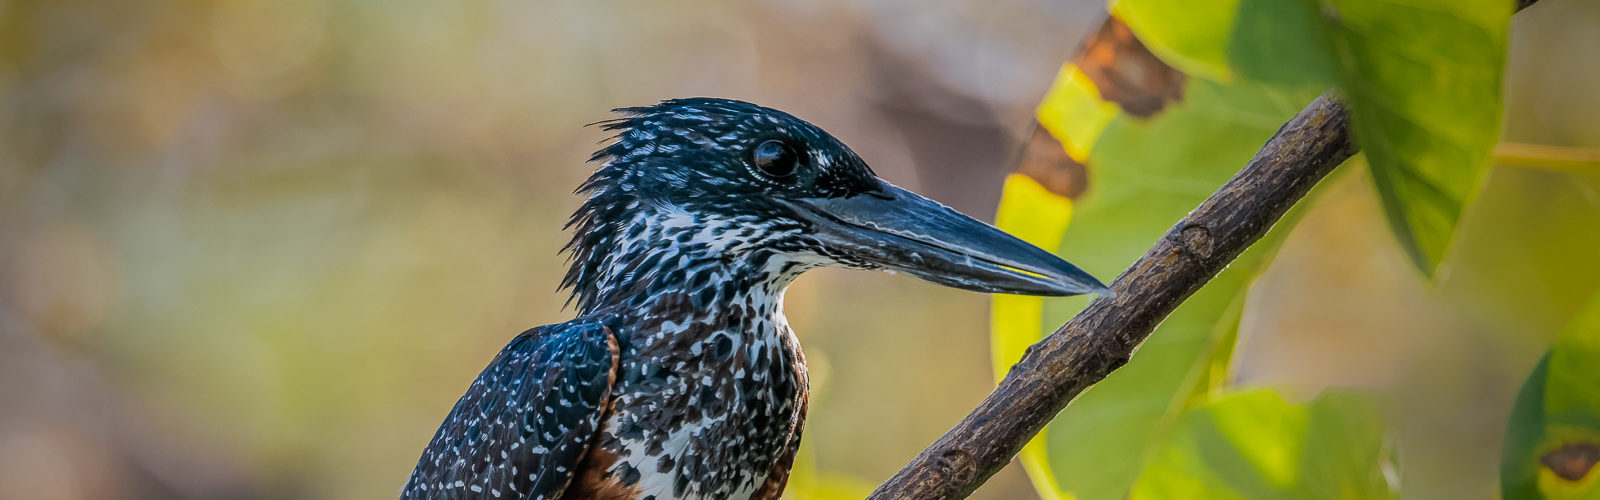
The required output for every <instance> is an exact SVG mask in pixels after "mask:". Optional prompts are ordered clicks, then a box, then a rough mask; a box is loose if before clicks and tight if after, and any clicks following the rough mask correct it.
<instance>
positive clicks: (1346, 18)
mask: <svg viewBox="0 0 1600 500" xmlns="http://www.w3.org/2000/svg"><path fill="white" fill-rule="evenodd" d="M1511 8H1512V3H1511V2H1509V1H1504V0H1471V1H1459V0H1426V1H1413V2H1390V1H1382V0H1322V1H1313V0H1295V1H1274V0H1233V1H1223V2H1199V3H1196V2H1175V1H1172V0H1117V1H1114V2H1112V4H1111V11H1112V12H1113V13H1115V14H1116V15H1117V16H1118V18H1120V19H1122V20H1123V21H1125V22H1127V23H1128V24H1129V25H1130V26H1131V27H1133V29H1134V30H1135V31H1136V32H1138V34H1139V36H1140V40H1142V41H1143V42H1144V43H1145V44H1147V45H1148V46H1149V47H1150V48H1151V50H1152V51H1154V52H1155V53H1157V54H1159V55H1162V56H1163V57H1164V58H1165V59H1166V60H1167V61H1169V62H1170V63H1171V64H1172V65H1174V66H1176V67H1177V68H1179V69H1180V70H1183V71H1184V72H1186V73H1189V74H1193V75H1197V76H1201V77H1204V78H1211V79H1216V80H1220V81H1228V82H1235V81H1253V82H1260V83H1262V84H1264V85H1269V86H1274V87H1283V88H1289V89H1306V88H1311V89H1313V90H1315V91H1320V90H1321V89H1323V88H1327V87H1329V86H1332V85H1337V86H1338V87H1339V89H1340V90H1341V91H1342V94H1343V95H1344V96H1345V99H1346V101H1347V103H1348V104H1349V105H1350V109H1351V117H1352V122H1353V124H1354V125H1353V128H1354V131H1355V134H1356V137H1357V140H1358V142H1360V144H1361V145H1362V150H1363V151H1364V152H1365V153H1366V154H1367V156H1368V158H1369V159H1370V163H1371V166H1372V172H1373V175H1372V178H1373V180H1374V181H1375V182H1376V185H1377V188H1378V193H1379V194H1381V195H1382V200H1383V202H1384V207H1385V209H1386V210H1387V213H1388V215H1389V221H1390V223H1391V224H1392V225H1393V227H1394V230H1395V233H1396V236H1397V237H1398V238H1400V241H1401V242H1402V243H1403V244H1404V245H1405V247H1406V249H1407V250H1408V251H1409V252H1410V253H1411V256H1412V258H1413V259H1415V260H1416V262H1417V265H1418V266H1419V267H1420V268H1421V269H1422V270H1423V272H1425V273H1430V274H1431V273H1432V272H1433V270H1434V269H1435V268H1436V267H1437V266H1438V264H1439V262H1440V260H1442V259H1443V258H1444V255H1445V251H1446V249H1447V248H1448V246H1449V243H1450V241H1451V239H1452V237H1453V235H1454V233H1455V227H1456V222H1457V221H1458V220H1459V219H1460V215H1461V210H1462V207H1463V206H1464V205H1465V204H1466V202H1467V201H1468V200H1469V199H1471V197H1472V196H1473V195H1474V194H1475V192H1476V191H1477V187H1478V184H1479V182H1480V180H1481V179H1482V176H1483V172H1484V171H1485V170H1486V169H1487V168H1488V167H1489V165H1490V164H1491V162H1490V158H1489V157H1490V150H1491V149H1492V148H1493V146H1494V141H1495V140H1496V139H1497V137H1498V135H1499V133H1500V109H1501V105H1500V101H1501V99H1500V98H1501V94H1500V83H1501V75H1502V70H1503V68H1504V64H1505V62H1504V61H1505V51H1506V33H1507V30H1508V26H1509V23H1508V22H1507V18H1508V17H1509V16H1510V14H1511ZM1462 103H1472V105H1466V106H1464V105H1462Z"/></svg>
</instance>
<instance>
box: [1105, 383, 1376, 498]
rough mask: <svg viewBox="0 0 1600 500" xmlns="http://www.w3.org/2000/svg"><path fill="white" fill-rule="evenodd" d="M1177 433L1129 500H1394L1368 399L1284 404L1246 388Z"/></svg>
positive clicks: (1339, 395) (1194, 414)
mask: <svg viewBox="0 0 1600 500" xmlns="http://www.w3.org/2000/svg"><path fill="white" fill-rule="evenodd" d="M1178 427H1179V428H1178V430H1177V432H1175V433H1174V436H1173V438H1172V440H1170V441H1168V442H1167V443H1166V445H1165V447H1164V448H1163V449H1161V450H1160V451H1159V452H1157V453H1156V454H1155V456H1154V458H1153V459H1152V460H1151V461H1150V465H1149V466H1148V467H1146V468H1145V472H1144V474H1143V475H1141V476H1140V478H1139V483H1138V484H1137V485H1135V486H1134V488H1133V494H1132V495H1131V496H1130V497H1129V498H1131V499H1132V500H1146V499H1163V498H1196V499H1213V498H1215V499H1243V498H1253V499H1284V500H1289V499H1296V500H1298V499H1318V500H1347V499H1348V500H1354V499H1367V500H1381V499H1398V498H1400V495H1399V492H1398V491H1397V489H1398V486H1399V485H1397V484H1395V483H1394V480H1395V479H1397V478H1394V477H1393V476H1391V475H1389V474H1392V473H1393V472H1394V470H1395V464H1394V463H1393V457H1392V456H1391V454H1392V449H1390V448H1389V443H1388V442H1387V441H1385V439H1384V428H1383V417H1382V415H1381V413H1380V411H1379V409H1378V408H1377V406H1376V405H1375V404H1374V403H1373V401H1372V399H1371V398H1370V397H1369V396H1366V395H1361V394H1352V393H1346V392H1329V393H1324V394H1323V395H1321V396H1318V397H1317V398H1316V399H1315V400H1313V401H1311V402H1309V403H1302V404H1289V403H1287V402H1285V401H1284V400H1283V398H1282V397H1281V396H1279V395H1278V394H1277V392H1275V391H1273V390H1271V389H1254V390H1249V391H1244V392H1240V393H1235V394H1229V395H1227V396H1222V397H1218V398H1216V399H1214V400H1211V401H1209V402H1207V403H1206V404H1204V405H1202V406H1200V407H1198V408H1195V409H1194V411H1190V412H1187V413H1185V414H1184V415H1183V418H1182V420H1181V422H1179V424H1178Z"/></svg>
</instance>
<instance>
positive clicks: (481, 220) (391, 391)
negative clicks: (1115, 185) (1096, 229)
mask: <svg viewBox="0 0 1600 500" xmlns="http://www.w3.org/2000/svg"><path fill="white" fill-rule="evenodd" d="M1104 12H1105V6H1104V3H1102V2H1095V1H1085V0H1074V1H1069V2H1031V1H997V2H970V3H969V2H949V1H937V2H934V1H910V0H898V1H888V0H885V1H865V0H863V1H842V0H841V1H823V2H810V1H800V0H783V1H780V0H769V1H762V2H744V3H725V2H710V1H689V2H671V3H667V2H644V1H619V2H589V1H535V2H513V1H496V0H480V1H465V2H453V3H444V2H429V1H417V0H406V1H387V2H377V1H371V0H343V1H329V2H320V1H313V0H235V1H223V2H204V1H176V0H149V1H142V2H135V1H120V0H50V1H17V0H0V485H4V487H0V498H37V499H72V498H383V497H390V496H392V495H394V494H395V493H396V492H397V491H398V488H399V486H400V484H401V483H402V482H403V481H404V478H405V476H406V474H407V473H409V471H410V468H411V465H412V464H413V463H414V462H415V460H416V457H417V456H418V454H419V453H420V452H421V450H422V447H423V446H424V445H425V444H426V442H427V439H428V438H429V437H431V435H432V432H433V430H434V428H435V426H436V425H437V424H438V422H439V420H440V419H441V418H442V417H443V416H444V414H445V413H446V412H447V411H448V409H449V407H450V405H452V404H453V403H454V402H455V400H456V398H457V397H459V395H460V393H461V391H462V390H463V389H464V388H465V387H466V385H467V384H468V383H469V382H470V381H471V379H472V377H473V376H475V374H476V373H477V372H478V370H480V369H481V368H482V366H483V365H484V364H485V363H486V362H487V361H488V360H489V359H490V358H491V357H492V356H493V355H494V353H495V352H497V351H498V349H499V348H500V347H501V346H502V345H504V343H505V342H506V340H507V339H509V338H510V337H511V336H512V335H514V334H515V333H517V332H520V331H522V330H523V329H525V328H527V327H530V326H535V325H541V324H548V323H556V322H560V321H564V320H566V319H568V318H569V317H570V311H568V310H563V308H562V304H563V302H564V296H563V295H562V294H561V293H559V292H558V291H557V289H556V284H557V282H558V281H559V276H560V274H561V273H562V272H563V271H564V264H563V261H562V259H561V257H559V256H558V255H557V253H556V252H557V249H558V248H559V247H560V246H561V244H562V243H564V242H565V240H566V238H567V234H566V233H564V232H563V231H562V230H561V226H562V224H563V223H564V222H565V220H566V216H567V214H568V213H569V212H570V211H571V210H572V209H573V208H575V207H576V205H577V203H578V201H579V200H578V199H577V198H575V197H574V196H572V195H571V194H570V191H571V190H572V188H573V187H575V186H576V185H577V183H578V181H579V180H580V179H582V178H583V177H584V176H585V175H586V174H587V173H588V172H589V171H590V169H591V168H593V166H592V165H588V164H585V163H584V159H585V158H587V156H588V154H589V153H590V152H591V151H592V150H593V149H595V148H596V147H597V146H596V142H597V141H599V140H601V139H602V138H603V137H604V134H603V133H601V132H599V131H598V130H595V129H593V128H585V127H582V125H583V124H585V123H590V122H594V121H598V120H602V119H605V118H607V117H608V114H607V113H606V111H605V110H607V109H609V108H613V107H618V106H628V105H638V104H647V103H650V102H654V101H656V100H659V99H662V98H668V97H680V96H692V95H711V96H722V97H732V98H740V99H746V100H751V101H755V102H758V103H762V104H765V105H769V106H774V107H778V108H780V109H785V110H787V111H790V112H792V113H794V114H796V115H798V116H801V117H802V118H806V119H808V120H810V121H812V122H814V123H816V124H818V125H820V126H822V127H824V128H826V129H828V130H829V131H830V132H832V133H833V134H835V135H836V136H838V137H840V138H841V139H843V140H844V141H845V142H847V143H849V144H850V145H851V146H852V147H853V148H854V149H855V150H856V151H857V152H859V153H860V154H861V155H862V156H863V157H864V158H866V159H867V160H868V162H869V163H871V164H872V165H873V167H874V168H875V169H876V170H877V172H878V173H879V174H880V175H882V176H883V177H885V178H888V179H890V180H891V181H893V182H895V183H897V184H900V185H902V186H906V187H908V188H911V189H914V190H917V191H919V192H922V193H924V194H927V195H929V196H931V197H933V198H936V199H939V200H941V201H944V202H946V203H948V204H951V205H953V206H955V207H956V208H958V209H960V210H963V211H965V212H968V213H971V214H974V215H978V216H980V217H982V218H989V217H991V216H992V213H993V210H994V206H995V203H996V200H997V198H998V196H999V192H1000V186H1001V182H1002V179H1003V177H1004V175H1005V174H1006V173H1007V172H1009V171H1010V170H1011V168H1012V163H1013V159H1014V157H1015V156H1016V155H1017V152H1018V151H1019V150H1020V147H1021V144H1022V143H1023V142H1024V139H1025V138H1027V137H1028V135H1027V134H1028V133H1029V131H1030V130H1031V127H1032V116H1033V109H1034V106H1035V105H1036V104H1037V103H1038V101H1039V98H1040V96H1041V95H1043V94H1044V92H1045V90H1046V88H1047V87H1048V86H1049V85H1050V82H1051V80H1052V78H1053V77H1054V76H1055V74H1056V71H1057V69H1058V67H1059V65H1060V63H1061V61H1063V60H1065V59H1067V58H1069V57H1071V56H1072V55H1073V49H1074V47H1075V46H1076V45H1077V44H1078V42H1079V40H1080V39H1082V38H1083V36H1084V35H1085V34H1086V33H1087V32H1088V30H1090V29H1092V28H1093V27H1094V26H1096V24H1097V23H1098V21H1099V20H1100V19H1101V18H1102V17H1103V16H1104ZM1597 27H1600V6H1597V4H1596V3H1595V2H1588V1H1582V0H1547V1H1545V2H1543V4H1541V5H1539V6H1538V7H1536V8H1534V9H1531V10H1530V11H1528V12H1525V13H1523V14H1520V15H1518V16H1517V17H1516V20H1515V22H1514V26H1513V31H1512V43H1511V57H1510V61H1509V67H1508V72H1507V79H1506V83H1507V88H1506V118H1505V132H1504V135H1505V137H1506V138H1507V139H1509V140H1516V141H1521V142H1530V143H1539V144H1552V145H1562V146H1582V147H1591V148H1593V147H1600V95H1597V94H1596V93H1595V92H1594V89H1596V88H1600V65H1596V64H1593V61H1592V56H1593V54H1595V53H1596V51H1600V30H1597V29H1596V28H1597ZM1586 58H1587V59H1586ZM1490 178H1491V181H1490V183H1489V184H1488V187H1487V188H1486V191H1485V192H1484V193H1483V194H1482V195H1481V199H1480V203H1479V204H1478V205H1475V206H1474V207H1473V208H1472V210H1470V211H1469V212H1468V213H1467V214H1466V215H1465V216H1464V219H1463V222H1462V224H1461V229H1460V231H1461V236H1460V238H1461V239H1460V240H1459V241H1458V244H1459V251H1460V252H1462V253H1461V254H1460V255H1459V260H1458V261H1457V262H1458V263H1459V262H1466V263H1470V264H1471V265H1470V266H1467V265H1465V264H1461V265H1459V266H1457V267H1452V268H1449V269H1445V270H1443V271H1442V275H1441V278H1440V281H1439V282H1437V283H1433V284H1430V283H1429V282H1427V281H1425V280H1423V279H1422V278H1421V277H1420V275H1419V274H1418V273H1416V272H1415V271H1414V270H1413V268H1412V267H1411V266H1410V264H1409V262H1408V260H1407V257H1406V255H1405V253H1404V251H1403V250H1401V249H1400V247H1399V246H1398V245H1397V244H1396V243H1395V242H1394V241H1393V238H1392V237H1391V236H1390V235H1389V234H1388V229H1387V227H1386V226H1385V225H1384V220H1383V217H1382V214H1381V209H1380V208H1379V206H1378V203H1377V200H1376V197H1375V195H1374V194H1373V192H1372V188H1371V183H1370V182H1367V181H1366V179H1364V178H1363V177H1362V174H1360V173H1359V172H1357V171H1353V170H1352V171H1349V172H1345V173H1344V174H1342V175H1336V176H1335V177H1333V178H1331V179H1330V181H1329V185H1328V186H1327V189H1325V190H1324V191H1325V193H1324V195H1323V196H1322V197H1321V198H1319V199H1318V201H1317V204H1316V206H1315V207H1312V209H1311V210H1310V211H1309V213H1307V214H1306V216H1305V219H1304V220H1303V221H1302V222H1301V223H1300V224H1299V226H1298V227H1296V228H1295V231H1294V232H1293V233H1292V234H1291V235H1289V237H1288V239H1287V241H1286V242H1285V244H1284V247H1283V249H1282V251H1281V252H1280V254H1279V256H1278V258H1277V259H1276V260H1275V261H1274V262H1273V264H1272V266H1271V268H1270V270H1269V271H1268V272H1267V274H1266V275H1265V276H1264V277H1263V278H1262V281H1261V282H1260V284H1258V285H1257V287H1256V288H1255V289H1254V290H1253V292H1252V294H1253V295H1252V302H1251V308H1249V309H1248V310H1247V311H1245V316H1244V319H1243V320H1242V324H1243V326H1242V329H1241V333H1240V338H1241V345H1240V348H1239V352H1238V354H1237V357H1238V361H1237V366H1239V367H1240V369H1239V373H1238V374H1237V375H1236V376H1237V377H1238V378H1239V382H1240V383H1241V384H1242V385H1245V386H1258V385H1259V386H1265V385H1271V386H1274V387H1280V388H1281V387H1293V388H1299V389H1301V390H1303V391H1304V393H1303V394H1302V396H1306V397H1309V395H1311V394H1315V393H1317V392H1318V391H1320V390H1321V389H1322V388H1325V387H1330V386H1359V387H1369V388H1376V389H1379V390H1381V391H1384V392H1385V393H1387V394H1390V395H1393V396H1395V397H1396V399H1398V400H1400V401H1404V402H1405V403H1406V405H1405V406H1406V407H1407V409H1406V412H1405V414H1406V415H1411V416H1413V418H1411V419H1409V420H1406V425H1407V426H1406V427H1404V428H1403V429H1402V431H1403V432H1407V433H1410V435H1411V436H1413V437H1415V438H1416V439H1420V440H1421V441H1419V442H1421V443H1423V444H1424V445H1423V446H1416V447H1412V448H1408V449H1412V450H1415V451H1414V454H1413V455H1411V456H1409V457H1406V458H1407V460H1406V463H1407V464H1408V467H1409V468H1408V470H1407V471H1406V473H1407V476H1406V477H1408V478H1416V479H1415V480H1419V481H1430V482H1432V483H1436V484H1440V485H1449V486H1451V487H1455V488H1457V489H1451V488H1450V487H1444V488H1442V489H1438V490H1430V491H1438V492H1439V493H1438V496H1437V498H1471V497H1481V496H1482V493H1484V492H1488V491H1491V490H1492V487H1493V484H1494V476H1495V473H1496V468H1495V467H1496V457H1497V456H1498V455H1497V454H1498V453H1499V449H1500V445H1499V444H1500V436H1501V435H1502V434H1503V433H1504V428H1505V422H1506V417H1507V413H1508V411H1509V410H1508V409H1509V406H1510V404H1511V400H1512V398H1513V397H1514V395H1515V393H1516V390H1517V388H1518V387H1519V385H1520V384H1521V383H1522V381H1523V380H1524V378H1525V377H1526V376H1527V374H1528V371H1529V370H1531V369H1532V367H1533V365H1534V363H1535V362H1536V361H1537V360H1538V358H1539V356H1540V355H1542V354H1543V352H1544V351H1545V349H1546V348H1548V347H1549V344H1550V342H1551V340H1552V339H1553V338H1554V337H1555V335H1556V334H1557V333H1559V332H1560V331H1561V328H1562V326H1563V325H1564V324H1565V323H1566V321H1567V320H1568V319H1570V317H1571V315H1572V314H1574V312H1575V311H1576V309H1577V308H1578V307H1580V306H1581V305H1582V304H1583V301H1582V300H1583V297H1585V296H1587V292H1588V291H1592V290H1593V288H1594V286H1595V280H1596V279H1597V278H1600V272H1597V270H1600V265H1597V264H1595V263H1593V262H1590V261H1592V260H1594V256H1595V254H1596V253H1597V251H1596V250H1595V248H1596V247H1597V246H1600V194H1597V193H1600V191H1597V187H1600V173H1596V172H1587V173H1577V174H1574V173H1563V172H1551V171H1546V170H1538V169H1522V168H1515V167H1496V168H1495V169H1494V170H1493V171H1491V173H1490ZM1552 235H1553V236H1552ZM1529 242H1536V243H1537V244H1535V243H1529ZM1073 247H1074V248H1086V247H1092V243H1089V244H1084V243H1081V242H1080V243H1077V244H1074V245H1073ZM1104 277H1105V278H1110V276H1104ZM786 311H787V312H788V315H789V319H790V322H791V324H793V326H794V327H795V329H796V330H797V331H798V333H799V335H800V336H801V338H802V341H803V342H804V344H805V346H806V352H807V355H808V357H809V358H810V359H811V360H812V363H813V364H814V365H816V366H815V367H814V368H813V370H814V372H813V373H814V375H813V377H814V383H815V384H819V385H821V386H822V387H821V390H820V391H819V393H818V394H817V395H816V396H815V400H814V402H813V406H812V410H811V416H810V419H809V421H808V425H807V433H806V436H807V443H808V445H809V446H810V447H811V451H812V453H811V460H810V461H811V462H814V463H815V464H816V467H817V468H818V469H820V470H823V471H827V473H828V474H830V475H833V476H836V477H845V478H855V480H856V481H859V482H860V483H862V484H865V485H867V486H870V485H871V484H875V483H876V482H878V481H880V480H881V479H883V478H884V477H887V476H888V475H889V474H891V473H892V472H893V471H895V470H896V469H898V468H899V467H900V466H901V465H903V464H904V463H905V462H906V461H907V460H909V459H910V458H911V457H912V456H913V455H915V453H917V452H918V451H920V450H921V448H922V447H923V446H924V445H926V444H927V443H928V442H931V441H932V440H933V439H934V438H936V437H937V436H938V435H940V434H941V433H942V432H943V431H944V430H945V429H946V428H948V427H949V426H950V425H951V424H953V423H954V422H956V421H957V420H958V419H959V418H960V417H961V416H962V415H964V414H965V413H966V411H967V410H968V409H970V408H971V407H972V406H974V405H975V404H976V403H977V402H978V401H979V400H980V399H981V398H982V397H983V395H984V394H986V393H987V391H988V389H989V388H990V387H991V386H992V374H991V368H990V366H989V359H990V356H989V355H988V348H989V338H988V335H987V331H988V320H987V314H988V301H987V299H986V298H985V297H983V296H981V295H977V294H970V293H964V292H959V291H952V290H947V289H942V288H937V287H935V286H932V285H928V284H925V283H922V282H918V281H915V280H911V279H906V278H901V277H891V276H888V275H884V274H875V273H864V272H847V271H837V270H824V271H818V272H815V273H810V274H808V275H807V277H805V278H803V279H801V280H800V281H799V282H798V283H797V284H796V285H795V286H794V289H793V290H792V291H791V292H790V293H789V294H788V303H787V306H786ZM1291 393H1292V391H1291ZM1034 494H1035V493H1034V489H1033V487H1032V486H1031V485H1029V484H1028V481H1027V478H1026V477H1025V476H1024V475H1023V474H1022V473H1021V472H1020V471H1019V470H1017V468H1016V467H1011V468H1008V469H1007V470H1006V471H1004V472H1002V473H1001V474H1000V475H998V476H996V477H995V478H994V479H993V480H991V481H990V482H989V483H988V484H987V485H985V486H984V487H983V488H982V489H980V490H979V491H978V493H977V495H976V496H975V497H976V498H991V499H993V498H1027V497H1031V496H1033V495H1034Z"/></svg>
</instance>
